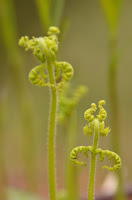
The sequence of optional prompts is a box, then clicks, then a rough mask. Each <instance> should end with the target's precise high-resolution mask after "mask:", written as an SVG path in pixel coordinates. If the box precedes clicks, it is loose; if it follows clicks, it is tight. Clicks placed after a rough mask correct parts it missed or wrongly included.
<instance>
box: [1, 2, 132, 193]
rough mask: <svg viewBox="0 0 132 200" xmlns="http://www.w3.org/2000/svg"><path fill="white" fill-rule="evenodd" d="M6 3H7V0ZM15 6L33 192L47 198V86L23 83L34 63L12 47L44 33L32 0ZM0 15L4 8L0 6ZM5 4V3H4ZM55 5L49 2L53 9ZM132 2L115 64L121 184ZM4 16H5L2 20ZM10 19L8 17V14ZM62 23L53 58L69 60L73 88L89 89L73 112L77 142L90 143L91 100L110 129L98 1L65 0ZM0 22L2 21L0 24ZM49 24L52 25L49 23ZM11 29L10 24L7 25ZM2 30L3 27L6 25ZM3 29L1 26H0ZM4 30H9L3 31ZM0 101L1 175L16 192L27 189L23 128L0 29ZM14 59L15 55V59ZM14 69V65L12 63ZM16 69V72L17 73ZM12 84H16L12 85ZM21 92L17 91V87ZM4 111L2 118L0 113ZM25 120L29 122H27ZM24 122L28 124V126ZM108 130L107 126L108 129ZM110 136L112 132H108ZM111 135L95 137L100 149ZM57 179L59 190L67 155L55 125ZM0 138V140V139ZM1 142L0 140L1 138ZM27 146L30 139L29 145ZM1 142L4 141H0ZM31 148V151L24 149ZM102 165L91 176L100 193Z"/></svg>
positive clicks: (84, 174)
mask: <svg viewBox="0 0 132 200" xmlns="http://www.w3.org/2000/svg"><path fill="white" fill-rule="evenodd" d="M9 2H11V1H9ZM12 3H13V6H14V12H13V15H14V20H15V21H14V22H15V23H16V24H15V26H16V29H17V35H16V40H14V41H13V42H15V44H14V46H16V48H17V51H20V57H21V58H20V64H21V66H22V68H21V70H20V74H21V73H23V77H24V78H23V79H22V80H23V82H21V86H22V87H27V91H28V93H29V96H30V101H29V102H30V104H31V106H32V116H33V119H31V120H33V121H32V124H33V126H34V132H35V143H36V144H35V152H36V154H37V156H36V157H37V159H36V163H37V164H36V171H37V177H38V184H39V189H38V192H40V193H41V194H44V195H45V196H47V194H48V176H47V174H48V170H47V130H48V117H49V91H48V89H47V88H41V87H36V86H34V85H31V84H30V82H29V81H28V73H29V71H30V69H31V68H32V67H34V66H36V64H37V63H38V62H37V61H36V59H35V58H34V57H33V56H32V54H31V53H30V52H28V53H25V51H24V50H23V49H21V48H20V47H17V45H18V40H19V38H20V37H21V36H24V35H28V36H29V37H31V36H36V37H39V36H43V35H44V34H46V32H47V29H46V28H45V29H43V26H42V23H41V20H40V18H39V14H38V9H37V6H36V3H35V1H33V0H28V1H26V0H23V1H17V0H14V1H12ZM0 6H1V9H2V10H3V12H1V14H0V17H1V18H2V17H3V15H4V14H3V13H4V12H5V11H4V8H3V7H2V4H1V5H0ZM7 6H8V4H7ZM54 8H55V3H53V8H52V9H53V10H52V12H53V11H54ZM131 10H132V1H131V0H126V1H124V2H123V5H122V11H121V17H120V29H119V38H118V42H119V53H120V55H119V66H118V69H117V89H118V98H119V109H120V141H119V145H120V146H121V153H122V163H123V165H122V169H123V172H124V173H123V179H124V182H125V184H129V183H130V182H131V180H132V172H131V169H132V159H131V152H132V148H131V147H132V145H131V141H132V135H131V133H132V128H131V123H132V122H131V118H132V117H131V116H132V115H131V113H132V106H131V102H132V87H131V86H132V82H131V80H132V77H131V76H132V67H131V65H132V55H131V54H132V53H131V52H132V26H131V21H132V12H131ZM4 17H5V16H4ZM8 18H10V15H9V16H8ZM62 21H63V22H62V23H67V24H68V26H67V28H66V31H65V34H64V38H63V39H62V41H61V46H60V53H59V55H58V60H62V61H64V60H65V61H68V62H69V63H71V64H72V66H73V68H74V76H73V78H72V84H73V87H76V85H79V84H81V85H82V84H83V85H86V86H87V87H88V88H89V91H88V93H87V95H86V96H85V97H84V98H83V100H81V102H80V104H79V106H78V108H77V118H78V123H77V128H76V130H77V132H76V137H77V144H78V145H89V144H91V142H92V139H91V138H90V139H86V137H85V136H84V134H83V126H84V125H85V124H86V122H85V120H84V111H85V110H86V109H88V108H89V107H90V104H91V103H92V102H95V103H98V101H99V100H100V99H105V100H106V106H105V108H106V110H107V111H108V117H107V120H106V125H107V126H110V127H111V115H110V101H109V98H108V85H107V81H108V75H107V74H108V53H109V51H108V28H107V23H106V20H105V18H104V15H103V12H102V10H101V7H100V4H99V1H98V0H94V1H92V0H83V1H79V0H76V1H75V0H66V2H65V7H64V10H63V13H62ZM0 22H1V21H0ZM1 24H2V22H1ZM51 25H52V24H51ZM8 26H9V28H10V26H14V25H13V24H12V23H11V22H10V21H9V24H8ZM8 26H7V27H8ZM2 27H3V26H1V28H2ZM7 30H8V28H7ZM0 35H1V36H0V47H1V48H0V67H1V73H0V100H1V102H0V103H1V105H0V108H1V111H0V112H1V121H2V123H1V124H2V126H1V132H2V134H1V135H2V136H3V137H4V141H5V144H4V145H5V146H4V147H2V148H3V149H2V150H1V151H2V152H4V158H5V161H6V173H7V177H8V185H10V186H14V187H20V188H26V182H25V178H24V162H23V158H22V134H23V133H22V130H23V128H24V127H22V126H23V123H22V118H21V109H20V105H19V103H20V99H19V98H17V97H16V96H17V95H18V93H19V94H20V93H21V90H20V89H19V92H17V91H16V89H15V88H17V85H16V83H17V81H16V82H15V80H14V79H16V80H17V79H19V77H18V74H17V73H16V75H15V76H12V67H11V65H12V63H11V62H12V61H11V54H12V53H13V52H11V54H10V55H9V51H7V48H6V46H5V43H6V42H7V46H8V40H7V41H6V42H5V40H6V37H5V39H4V37H3V35H5V33H4V34H3V32H2V29H1V31H0ZM15 56H16V60H17V59H18V55H17V54H15V53H14V57H15ZM16 67H17V62H16ZM16 71H17V70H16ZM14 85H15V86H14ZM19 88H20V87H19ZM22 96H23V99H21V100H22V102H24V104H26V103H27V99H26V97H27V96H26V94H25V95H24V92H23V93H22ZM3 113H4V114H3ZM28 120H29V119H28ZM28 120H27V124H28ZM111 129H112V127H111ZM111 133H112V131H111ZM111 133H110V134H109V135H108V137H107V138H100V146H102V148H103V149H109V150H112V149H111V144H110V141H111ZM56 137H57V138H56V173H57V174H56V176H57V187H58V188H60V189H63V188H64V166H65V162H64V160H65V155H66V151H67V148H66V145H67V144H66V141H65V135H64V133H63V131H62V127H61V126H60V125H57V130H56ZM0 138H1V137H0ZM1 141H3V140H1ZM31 142H32V141H31ZM2 144H3V143H2ZM29 148H30V147H29ZM101 166H102V164H100V163H98V166H97V174H96V181H97V182H96V186H97V190H98V189H100V186H101V184H102V183H103V181H104V178H105V177H106V175H107V173H108V172H107V171H105V170H102V169H101ZM88 173H89V166H88V167H86V168H81V169H80V190H81V192H82V194H85V193H86V191H87V185H88Z"/></svg>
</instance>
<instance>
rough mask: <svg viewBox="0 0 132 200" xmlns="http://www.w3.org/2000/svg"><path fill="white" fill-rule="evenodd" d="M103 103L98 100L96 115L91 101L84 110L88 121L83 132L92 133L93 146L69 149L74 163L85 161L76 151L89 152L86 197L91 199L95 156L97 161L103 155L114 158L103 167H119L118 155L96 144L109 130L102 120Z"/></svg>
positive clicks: (112, 169) (82, 163)
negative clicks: (112, 164)
mask: <svg viewBox="0 0 132 200" xmlns="http://www.w3.org/2000/svg"><path fill="white" fill-rule="evenodd" d="M104 104H105V101H104V100H102V101H99V105H98V107H99V114H98V115H96V117H95V116H94V115H93V113H94V112H95V111H96V109H97V107H96V104H94V103H92V104H91V108H90V109H88V110H86V112H85V113H84V117H85V119H86V120H87V121H88V124H86V126H85V127H84V128H83V130H84V134H85V135H87V136H91V135H93V134H94V141H93V146H80V147H76V148H74V149H73V150H72V151H71V154H70V158H71V161H72V162H73V163H74V164H76V165H84V166H86V163H85V162H83V161H79V160H78V158H77V157H78V153H81V152H83V153H84V155H85V156H86V157H87V156H88V151H90V153H91V170H90V180H89V192H88V199H89V200H93V193H94V192H93V191H94V189H93V188H94V178H95V167H96V156H97V155H99V161H103V160H104V157H105V155H107V156H108V158H109V160H111V159H114V162H115V163H114V166H113V167H108V166H106V165H105V166H103V168H106V169H108V170H110V171H117V170H118V169H119V168H120V167H121V159H120V157H119V156H118V155H117V154H116V153H114V152H112V151H109V150H102V149H101V148H98V149H97V146H98V137H99V135H100V136H107V134H108V133H109V132H110V128H109V127H106V128H105V123H104V120H105V119H106V117H107V113H106V110H105V109H104V108H103V105H104Z"/></svg>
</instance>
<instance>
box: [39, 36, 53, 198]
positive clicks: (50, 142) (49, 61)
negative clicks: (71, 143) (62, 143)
mask: <svg viewBox="0 0 132 200" xmlns="http://www.w3.org/2000/svg"><path fill="white" fill-rule="evenodd" d="M40 44H41V46H42V48H43V49H44V52H45V55H46V58H47V66H48V74H49V79H50V83H51V84H52V85H56V82H55V76H54V71H53V65H52V63H51V57H50V54H49V52H48V50H47V48H45V44H44V42H43V39H40ZM56 113H57V91H56V89H55V88H53V87H51V110H50V119H49V138H48V143H49V151H48V159H49V192H50V199H51V200H56V185H55V125H56V124H55V123H56Z"/></svg>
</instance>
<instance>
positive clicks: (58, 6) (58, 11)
mask: <svg viewBox="0 0 132 200" xmlns="http://www.w3.org/2000/svg"><path fill="white" fill-rule="evenodd" d="M64 6H65V0H56V3H55V10H54V16H53V20H52V21H53V24H54V25H55V26H60V23H61V17H62V13H63V10H64Z"/></svg>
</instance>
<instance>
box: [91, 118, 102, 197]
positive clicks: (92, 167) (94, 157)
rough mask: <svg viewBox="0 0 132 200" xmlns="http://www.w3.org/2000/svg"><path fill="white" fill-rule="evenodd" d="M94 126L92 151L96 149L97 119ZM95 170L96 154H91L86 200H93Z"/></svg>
mask: <svg viewBox="0 0 132 200" xmlns="http://www.w3.org/2000/svg"><path fill="white" fill-rule="evenodd" d="M94 124H95V133H94V142H93V149H94V151H96V149H97V147H98V134H99V121H98V119H95V120H94ZM95 170H96V154H95V152H94V153H93V154H91V168H90V178H89V189H88V200H93V197H94V182H95Z"/></svg>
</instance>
